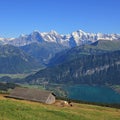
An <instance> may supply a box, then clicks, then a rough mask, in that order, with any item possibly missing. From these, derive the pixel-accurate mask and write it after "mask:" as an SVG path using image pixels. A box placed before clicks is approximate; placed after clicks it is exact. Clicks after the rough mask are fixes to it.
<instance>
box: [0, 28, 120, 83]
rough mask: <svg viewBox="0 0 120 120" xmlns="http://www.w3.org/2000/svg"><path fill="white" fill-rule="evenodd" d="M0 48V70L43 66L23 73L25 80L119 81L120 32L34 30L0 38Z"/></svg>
mask: <svg viewBox="0 0 120 120" xmlns="http://www.w3.org/2000/svg"><path fill="white" fill-rule="evenodd" d="M0 51H1V52H0V67H1V70H0V73H24V72H26V71H29V70H30V71H31V70H37V69H40V68H43V67H44V69H42V70H40V71H38V72H37V73H35V74H34V75H31V76H28V77H26V78H25V79H24V80H23V81H24V82H25V83H26V82H27V83H31V84H40V83H41V82H50V83H62V84H63V83H68V84H79V83H80V84H81V83H83V84H102V85H105V84H120V81H119V77H120V76H119V73H120V71H119V69H120V57H119V56H120V34H102V33H86V32H84V31H82V30H78V31H76V32H73V33H71V34H68V35H61V34H58V33H57V32H56V31H50V32H48V33H45V32H44V33H40V32H39V31H34V32H33V33H31V34H29V35H20V36H19V37H18V38H0ZM98 78H99V79H98ZM17 82H18V81H17Z"/></svg>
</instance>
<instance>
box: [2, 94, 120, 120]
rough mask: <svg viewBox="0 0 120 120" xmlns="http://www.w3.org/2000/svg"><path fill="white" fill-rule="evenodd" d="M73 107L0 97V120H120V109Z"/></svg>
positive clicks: (75, 105)
mask: <svg viewBox="0 0 120 120" xmlns="http://www.w3.org/2000/svg"><path fill="white" fill-rule="evenodd" d="M72 104H73V106H72V107H71V106H64V107H62V106H59V105H57V104H53V105H45V104H42V103H37V102H31V101H25V100H16V99H11V98H5V97H4V96H3V95H2V94H1V95H0V120H120V109H116V108H108V107H101V106H95V105H87V104H78V103H72Z"/></svg>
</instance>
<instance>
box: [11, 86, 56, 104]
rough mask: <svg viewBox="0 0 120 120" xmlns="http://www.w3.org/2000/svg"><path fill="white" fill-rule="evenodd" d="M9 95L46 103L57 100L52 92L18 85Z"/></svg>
mask: <svg viewBox="0 0 120 120" xmlns="http://www.w3.org/2000/svg"><path fill="white" fill-rule="evenodd" d="M9 97H12V98H18V99H23V100H30V101H36V102H42V103H46V104H52V103H54V102H55V95H54V94H53V93H52V92H50V91H43V90H39V89H35V88H22V87H16V88H15V89H13V90H12V91H11V93H10V95H9Z"/></svg>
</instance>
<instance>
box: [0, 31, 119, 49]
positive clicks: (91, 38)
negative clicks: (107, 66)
mask: <svg viewBox="0 0 120 120" xmlns="http://www.w3.org/2000/svg"><path fill="white" fill-rule="evenodd" d="M98 40H108V41H113V40H120V34H104V33H87V32H84V31H82V30H77V31H75V32H72V33H71V34H68V35H61V34H59V33H57V32H56V31H54V30H52V31H50V32H39V31H33V32H32V33H31V34H29V35H23V34H22V35H20V36H19V37H18V38H0V44H1V45H3V44H11V45H14V46H25V45H28V44H31V43H41V44H42V43H44V42H48V43H57V44H60V45H63V46H67V47H75V46H79V45H83V44H90V43H93V42H96V41H98Z"/></svg>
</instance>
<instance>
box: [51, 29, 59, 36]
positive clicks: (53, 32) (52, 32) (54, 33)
mask: <svg viewBox="0 0 120 120" xmlns="http://www.w3.org/2000/svg"><path fill="white" fill-rule="evenodd" d="M49 33H50V34H53V35H57V34H58V33H57V32H56V31H55V30H51V31H50V32H49Z"/></svg>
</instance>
